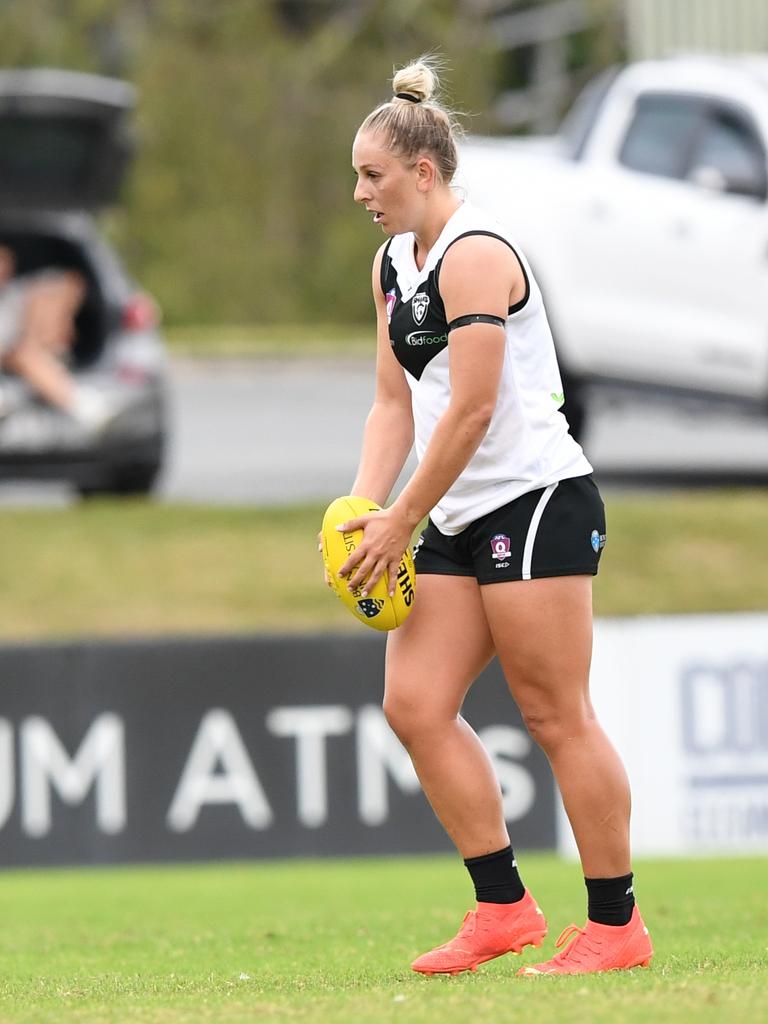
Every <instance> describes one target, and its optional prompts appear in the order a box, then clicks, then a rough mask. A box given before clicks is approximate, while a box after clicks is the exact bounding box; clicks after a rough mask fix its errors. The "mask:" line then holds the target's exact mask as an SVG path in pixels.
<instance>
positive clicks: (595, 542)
mask: <svg viewBox="0 0 768 1024" xmlns="http://www.w3.org/2000/svg"><path fill="white" fill-rule="evenodd" d="M589 542H590V544H591V545H592V550H593V551H594V552H595V554H597V553H598V551H600V549H601V548H604V547H605V534H604V533H600V531H599V530H593V531H592V533H591V535H590V538H589Z"/></svg>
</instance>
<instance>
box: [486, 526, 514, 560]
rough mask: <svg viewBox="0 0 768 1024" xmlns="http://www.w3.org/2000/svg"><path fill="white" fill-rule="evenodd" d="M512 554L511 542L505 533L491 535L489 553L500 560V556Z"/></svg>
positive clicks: (504, 556) (507, 556)
mask: <svg viewBox="0 0 768 1024" xmlns="http://www.w3.org/2000/svg"><path fill="white" fill-rule="evenodd" d="M511 554H512V542H511V541H510V539H509V537H508V536H507V535H506V533H495V534H494V535H493V537H491V555H492V556H493V558H495V559H496V561H497V562H500V561H501V559H502V558H509V556H510V555H511Z"/></svg>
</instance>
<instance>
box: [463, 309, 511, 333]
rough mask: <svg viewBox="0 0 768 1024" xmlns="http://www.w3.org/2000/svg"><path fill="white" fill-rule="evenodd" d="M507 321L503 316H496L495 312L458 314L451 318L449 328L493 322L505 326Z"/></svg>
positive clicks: (497, 325)
mask: <svg viewBox="0 0 768 1024" xmlns="http://www.w3.org/2000/svg"><path fill="white" fill-rule="evenodd" d="M506 322H507V321H506V320H505V319H504V317H503V316H494V315H493V313H467V314H466V316H457V317H456V319H455V320H451V322H450V323H449V324H448V330H449V331H453V330H455V329H456V328H457V327H469V325H470V324H493V325H494V327H504V325H505V324H506Z"/></svg>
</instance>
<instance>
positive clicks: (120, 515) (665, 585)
mask: <svg viewBox="0 0 768 1024" xmlns="http://www.w3.org/2000/svg"><path fill="white" fill-rule="evenodd" d="M606 504H607V511H608V544H607V547H606V549H605V553H604V556H603V562H602V568H601V571H600V575H599V576H598V578H597V580H596V582H595V610H596V612H597V614H598V615H636V614H642V613H667V612H707V611H754V610H765V609H768V491H761V490H742V491H711V492H681V493H672V494H661V495H632V494H610V493H609V494H608V496H607V499H606ZM322 511H323V509H322V507H321V506H320V505H306V506H299V507H293V508H279V509H252V508H213V507H194V506H176V507H174V506H164V505H157V504H153V503H151V502H94V503H87V504H85V505H83V506H80V507H74V508H65V509H34V510H28V509H24V510H19V509H6V510H3V511H2V512H0V528H1V529H2V536H3V545H2V579H3V586H2V588H0V639H6V640H11V639H31V638H36V637H57V636H73V635H78V634H86V635H90V636H94V635H110V634H114V635H126V634H136V633H162V632H166V633H167V632H173V633H193V632H209V633H210V632H242V631H250V630H269V631H289V632H296V631H302V630H308V629H309V630H323V629H334V630H335V629H340V630H343V629H350V630H356V629H359V628H360V627H359V625H358V623H357V622H355V621H354V620H353V618H352V616H350V615H349V614H348V613H347V612H346V611H345V610H344V608H343V607H342V605H341V604H340V602H338V601H337V600H336V599H335V598H334V597H332V596H331V594H330V593H329V592H328V591H327V590H326V589H325V588H324V587H323V585H322V582H321V573H320V562H319V557H318V554H317V550H316V540H315V538H316V533H317V529H318V527H319V524H320V520H321V518H322Z"/></svg>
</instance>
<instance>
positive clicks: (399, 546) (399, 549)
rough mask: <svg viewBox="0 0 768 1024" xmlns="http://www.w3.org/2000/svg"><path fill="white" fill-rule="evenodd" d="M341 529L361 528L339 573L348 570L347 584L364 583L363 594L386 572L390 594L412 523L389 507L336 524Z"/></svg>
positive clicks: (392, 590)
mask: <svg viewBox="0 0 768 1024" xmlns="http://www.w3.org/2000/svg"><path fill="white" fill-rule="evenodd" d="M336 529H337V530H339V532H341V533H351V532H353V531H354V530H363V539H362V541H361V542H360V544H358V546H357V547H356V548H355V550H354V551H353V552H352V554H351V555H350V556H349V558H348V559H347V560H346V562H345V563H344V565H342V567H341V569H340V570H339V576H348V575H349V574H350V573H351V576H350V579H349V583H348V588H349V590H355V588H356V587H358V586H361V585H363V584H365V589H364V590H363V597H365V596H367V595H368V594H369V593H370V592H371V590H373V588H374V587H375V586H376V584H377V583H378V582H379V580H380V579H381V578H382V576H385V575H386V578H387V589H388V591H389V594H390V596H392V595H393V594H394V592H395V586H396V583H397V570H398V568H399V567H400V562H401V561H402V558H403V552H404V551H405V550H406V548H407V547H408V546H409V545H410V543H411V537H412V535H413V529H414V526H413V524H411V523H410V522H408V521H407V520H406V519H405V517H404V516H403V515H402V514H401V513H399V512H398V510H397V509H396V508H395V507H394V506H393V507H392V508H384V509H382V510H381V511H380V512H371V513H370V514H369V515H365V516H358V518H357V519H349V520H347V522H346V523H341V525H339V526H337V527H336Z"/></svg>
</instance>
